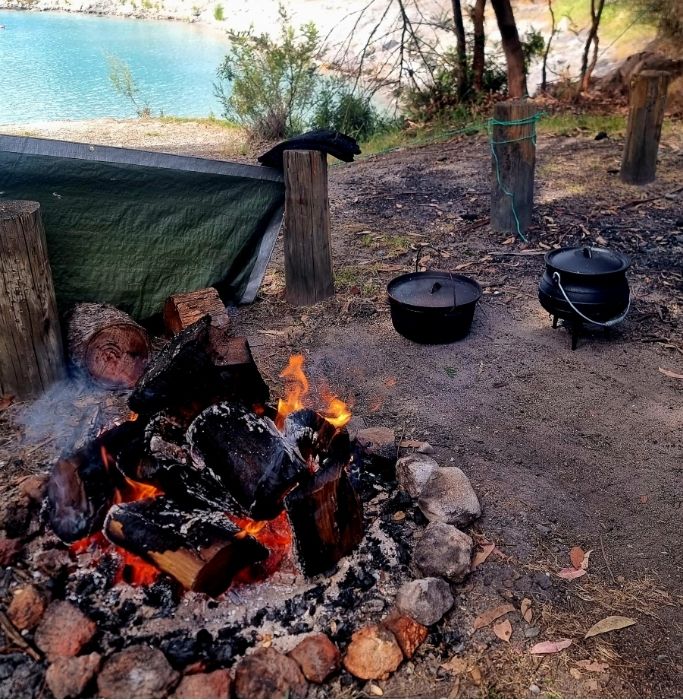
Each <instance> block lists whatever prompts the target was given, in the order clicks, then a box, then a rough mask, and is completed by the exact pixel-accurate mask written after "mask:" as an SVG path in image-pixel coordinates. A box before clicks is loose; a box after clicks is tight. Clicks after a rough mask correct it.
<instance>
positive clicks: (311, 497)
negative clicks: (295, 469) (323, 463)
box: [285, 464, 363, 576]
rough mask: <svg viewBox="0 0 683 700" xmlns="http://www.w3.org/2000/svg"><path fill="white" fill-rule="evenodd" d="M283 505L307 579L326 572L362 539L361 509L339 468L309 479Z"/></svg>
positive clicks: (310, 476)
mask: <svg viewBox="0 0 683 700" xmlns="http://www.w3.org/2000/svg"><path fill="white" fill-rule="evenodd" d="M285 505H286V509H287V515H288V516H289V522H290V524H291V526H292V532H293V534H294V542H295V545H296V549H297V552H298V554H299V560H300V562H301V567H302V569H303V572H304V574H305V575H306V576H315V575H316V574H320V573H323V572H324V571H327V570H328V569H330V568H331V567H333V566H334V565H335V564H336V563H337V562H338V561H339V560H340V559H341V558H342V557H344V556H346V555H347V554H350V553H351V552H352V551H353V550H354V548H355V547H356V545H358V543H359V542H360V541H361V539H362V538H363V509H362V506H361V503H360V500H359V498H358V496H357V495H356V492H355V491H354V489H353V487H352V485H351V482H350V480H349V477H348V474H347V473H346V470H345V469H344V467H343V466H342V465H341V464H333V465H332V466H330V467H328V468H327V469H321V470H320V471H318V472H316V473H315V474H311V475H309V476H308V478H307V479H306V480H305V481H304V482H303V483H301V484H300V485H299V486H298V487H297V488H296V489H294V490H293V491H292V492H291V493H290V494H288V496H287V497H286V499H285Z"/></svg>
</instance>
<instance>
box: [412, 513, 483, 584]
mask: <svg viewBox="0 0 683 700" xmlns="http://www.w3.org/2000/svg"><path fill="white" fill-rule="evenodd" d="M472 546H473V543H472V538H471V537H470V536H469V535H466V534H465V533H464V532H460V530H458V528H457V527H455V526H454V525H448V524H447V523H441V522H438V521H434V522H432V523H429V525H427V529H426V530H425V533H424V535H423V536H422V538H421V539H420V541H419V542H418V543H417V544H416V545H415V554H414V556H413V561H414V562H415V564H416V566H417V567H418V569H420V571H421V572H422V573H423V574H424V575H425V576H443V577H444V578H447V579H448V580H449V581H453V582H454V583H457V582H458V581H462V580H463V579H464V578H465V576H467V574H468V573H469V570H470V560H471V559H472Z"/></svg>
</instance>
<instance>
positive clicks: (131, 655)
mask: <svg viewBox="0 0 683 700" xmlns="http://www.w3.org/2000/svg"><path fill="white" fill-rule="evenodd" d="M178 676H179V674H178V672H177V671H174V670H173V669H172V668H171V665H170V664H169V663H168V661H167V659H166V657H165V656H164V654H163V653H162V652H161V651H159V650H158V649H153V648H152V647H150V646H147V645H146V644H135V645H133V646H131V647H128V648H127V649H124V650H123V651H119V652H118V653H116V654H114V655H113V656H111V657H110V658H109V659H107V660H106V661H105V663H104V667H103V668H102V671H101V672H100V675H99V676H98V677H97V689H98V691H99V695H100V697H102V698H163V697H166V695H168V693H169V692H170V691H171V690H172V689H173V688H174V687H175V685H176V683H177V682H178Z"/></svg>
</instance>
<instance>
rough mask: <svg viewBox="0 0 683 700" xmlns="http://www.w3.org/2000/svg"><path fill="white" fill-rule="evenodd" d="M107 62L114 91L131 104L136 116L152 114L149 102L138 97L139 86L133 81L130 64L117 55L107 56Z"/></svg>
mask: <svg viewBox="0 0 683 700" xmlns="http://www.w3.org/2000/svg"><path fill="white" fill-rule="evenodd" d="M107 63H108V65H109V82H110V83H111V84H112V87H113V88H114V91H115V92H116V93H118V94H119V95H121V97H125V98H126V99H127V100H128V101H129V102H130V103H131V104H132V105H133V107H134V109H135V113H136V114H137V115H138V117H143V118H147V117H150V116H152V110H151V108H150V106H149V104H148V103H147V101H146V100H141V98H140V88H139V87H138V84H137V83H136V82H135V78H134V77H133V73H132V71H131V69H130V66H129V65H128V64H127V63H126V62H125V61H122V60H121V59H120V58H118V57H117V56H107Z"/></svg>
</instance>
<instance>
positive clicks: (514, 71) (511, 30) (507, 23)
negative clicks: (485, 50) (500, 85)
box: [491, 0, 527, 98]
mask: <svg viewBox="0 0 683 700" xmlns="http://www.w3.org/2000/svg"><path fill="white" fill-rule="evenodd" d="M491 4H492V5H493V9H494V11H495V13H496V20H497V21H498V29H499V31H500V36H501V39H502V41H503V51H505V60H506V62H507V73H508V93H509V95H510V97H515V98H519V97H525V96H526V94H527V87H526V69H525V67H524V52H523V51H522V43H521V42H520V40H519V33H518V32H517V23H516V22H515V15H514V13H513V12H512V5H511V4H510V0H491Z"/></svg>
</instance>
